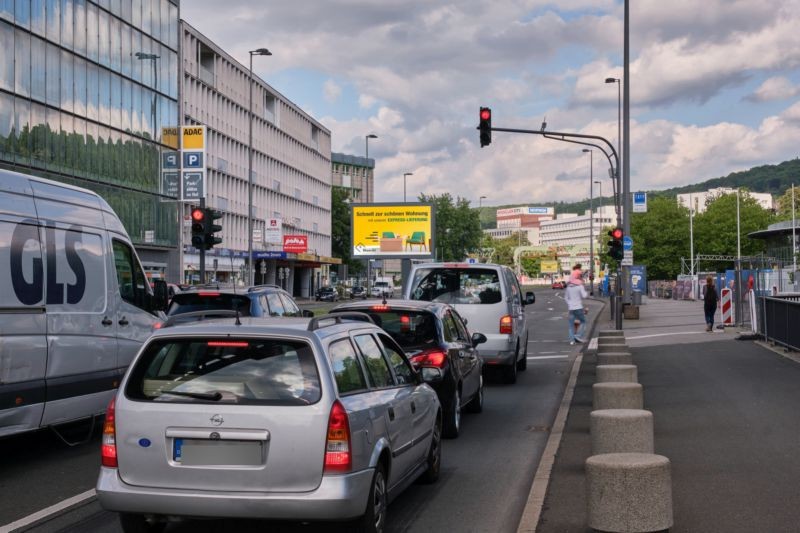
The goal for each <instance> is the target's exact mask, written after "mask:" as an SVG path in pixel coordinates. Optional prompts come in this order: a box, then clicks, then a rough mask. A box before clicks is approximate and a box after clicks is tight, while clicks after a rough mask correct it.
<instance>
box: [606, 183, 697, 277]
mask: <svg viewBox="0 0 800 533" xmlns="http://www.w3.org/2000/svg"><path fill="white" fill-rule="evenodd" d="M608 229H611V228H608ZM696 229H697V226H695V230H696ZM606 231H607V230H606V229H605V228H604V231H603V233H602V234H601V240H602V245H601V246H602V247H601V248H600V249H601V250H602V251H603V255H602V256H601V257H603V258H604V261H607V260H608V256H607V255H605V252H606V250H607V249H608V244H607V243H608V240H609V238H608V235H607V233H606ZM631 238H632V239H633V243H634V246H633V257H634V263H636V264H637V265H645V266H647V277H648V278H649V279H652V280H655V279H675V277H676V276H677V275H678V274H680V272H681V257H685V258H687V259H688V257H689V210H688V209H687V208H685V207H682V206H680V205H678V202H677V201H676V199H675V198H653V199H651V200H650V201H649V202H648V206H647V213H633V215H632V216H631ZM695 250H697V248H696V247H695ZM609 264H612V265H613V264H615V262H610V263H609Z"/></svg>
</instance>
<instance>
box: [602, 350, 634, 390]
mask: <svg viewBox="0 0 800 533" xmlns="http://www.w3.org/2000/svg"><path fill="white" fill-rule="evenodd" d="M603 355H608V354H603ZM595 370H596V372H597V383H604V382H606V381H617V382H623V383H625V382H628V383H639V376H638V369H637V368H636V365H597V368H596V369H595Z"/></svg>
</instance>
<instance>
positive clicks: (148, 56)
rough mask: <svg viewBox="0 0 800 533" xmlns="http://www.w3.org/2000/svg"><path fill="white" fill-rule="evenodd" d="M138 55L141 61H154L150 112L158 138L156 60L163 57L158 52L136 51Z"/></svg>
mask: <svg viewBox="0 0 800 533" xmlns="http://www.w3.org/2000/svg"><path fill="white" fill-rule="evenodd" d="M133 55H135V56H136V59H139V60H141V61H152V62H153V102H152V103H151V104H150V112H151V114H152V116H153V124H152V127H153V139H155V138H156V106H157V103H156V98H157V97H156V95H157V94H158V67H157V66H156V60H158V59H161V56H159V55H156V54H148V53H145V52H136V53H135V54H133Z"/></svg>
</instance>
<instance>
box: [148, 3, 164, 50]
mask: <svg viewBox="0 0 800 533" xmlns="http://www.w3.org/2000/svg"><path fill="white" fill-rule="evenodd" d="M150 35H151V36H152V37H153V38H154V39H157V40H159V39H161V0H150Z"/></svg>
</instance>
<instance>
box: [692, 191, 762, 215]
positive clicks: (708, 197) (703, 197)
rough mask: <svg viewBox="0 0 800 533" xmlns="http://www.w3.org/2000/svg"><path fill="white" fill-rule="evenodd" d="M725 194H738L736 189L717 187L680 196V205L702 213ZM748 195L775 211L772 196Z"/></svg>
mask: <svg viewBox="0 0 800 533" xmlns="http://www.w3.org/2000/svg"><path fill="white" fill-rule="evenodd" d="M723 194H736V189H731V188H730V187H717V188H716V189H709V190H707V191H701V192H692V193H686V194H679V195H678V205H681V206H683V207H687V208H688V207H689V205H693V206H694V213H695V214H698V213H702V212H704V211H705V210H706V207H707V206H708V204H709V203H711V202H712V201H713V200H715V199H716V198H719V197H720V196H721V195H723ZM747 195H748V196H750V197H751V198H754V199H755V200H756V201H757V202H758V203H759V205H761V207H763V208H764V209H775V201H774V199H773V198H772V195H771V194H768V193H761V192H749V191H748V192H747Z"/></svg>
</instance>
